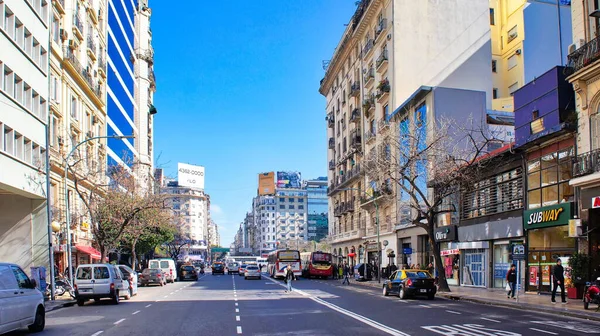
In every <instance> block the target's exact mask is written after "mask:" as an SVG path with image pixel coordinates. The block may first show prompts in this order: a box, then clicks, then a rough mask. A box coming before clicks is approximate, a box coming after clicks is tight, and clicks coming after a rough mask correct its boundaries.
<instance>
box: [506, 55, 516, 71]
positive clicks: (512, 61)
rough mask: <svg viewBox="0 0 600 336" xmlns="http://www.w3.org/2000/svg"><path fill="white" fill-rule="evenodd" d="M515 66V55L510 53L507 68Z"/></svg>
mask: <svg viewBox="0 0 600 336" xmlns="http://www.w3.org/2000/svg"><path fill="white" fill-rule="evenodd" d="M516 66H517V55H512V56H510V57H509V58H508V70H510V69H512V68H514V67H516Z"/></svg>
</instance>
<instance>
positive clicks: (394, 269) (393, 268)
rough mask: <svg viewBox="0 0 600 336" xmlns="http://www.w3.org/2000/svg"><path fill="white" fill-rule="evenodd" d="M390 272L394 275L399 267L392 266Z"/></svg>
mask: <svg viewBox="0 0 600 336" xmlns="http://www.w3.org/2000/svg"><path fill="white" fill-rule="evenodd" d="M390 270H391V273H394V272H395V271H397V270H398V266H396V264H392V266H391V267H390ZM391 273H390V275H392V274H391Z"/></svg>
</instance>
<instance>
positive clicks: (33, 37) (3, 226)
mask: <svg viewBox="0 0 600 336" xmlns="http://www.w3.org/2000/svg"><path fill="white" fill-rule="evenodd" d="M50 11H51V4H50V2H46V1H43V2H42V1H2V2H0V30H1V31H2V32H1V33H0V50H2V52H1V53H0V74H2V76H0V105H1V106H2V107H1V108H0V167H1V168H0V213H2V216H0V217H1V218H0V246H2V247H1V248H0V260H3V261H8V262H13V263H16V264H19V265H21V266H22V267H23V268H24V269H28V268H29V267H30V266H45V267H48V266H49V256H50V254H49V239H48V215H47V204H46V198H47V194H48V190H47V187H46V178H47V175H46V162H47V160H46V155H47V153H46V150H47V146H46V130H47V125H48V76H49V75H50V69H49V68H48V58H49V50H48V36H49V33H48V28H47V27H48V25H49V24H50V16H49V13H50Z"/></svg>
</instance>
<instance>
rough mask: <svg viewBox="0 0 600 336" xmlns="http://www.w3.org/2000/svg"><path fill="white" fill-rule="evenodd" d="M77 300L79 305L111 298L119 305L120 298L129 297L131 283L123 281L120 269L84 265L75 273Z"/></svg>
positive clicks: (109, 265) (108, 265) (113, 266)
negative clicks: (92, 300) (91, 300)
mask: <svg viewBox="0 0 600 336" xmlns="http://www.w3.org/2000/svg"><path fill="white" fill-rule="evenodd" d="M74 287H75V298H76V300H77V305H79V306H83V305H84V304H85V302H86V301H88V300H90V299H94V301H96V302H98V301H100V299H102V298H109V299H111V300H112V301H113V303H114V304H119V301H120V297H121V296H125V297H126V298H127V295H129V293H128V291H129V288H128V287H129V281H127V280H124V279H123V274H122V273H121V271H120V270H119V268H118V267H117V266H115V265H112V264H84V265H79V266H78V267H77V270H76V271H75V285H74Z"/></svg>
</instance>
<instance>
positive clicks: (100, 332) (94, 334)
mask: <svg viewBox="0 0 600 336" xmlns="http://www.w3.org/2000/svg"><path fill="white" fill-rule="evenodd" d="M103 332H104V331H102V330H100V331H97V332H95V333H93V334H92V336H98V335H100V334H102V333H103Z"/></svg>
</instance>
